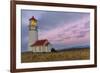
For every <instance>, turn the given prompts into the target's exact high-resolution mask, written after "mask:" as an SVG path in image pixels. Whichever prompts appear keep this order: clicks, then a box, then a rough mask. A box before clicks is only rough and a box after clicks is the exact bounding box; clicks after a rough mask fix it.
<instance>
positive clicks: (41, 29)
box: [21, 10, 90, 51]
mask: <svg viewBox="0 0 100 73" xmlns="http://www.w3.org/2000/svg"><path fill="white" fill-rule="evenodd" d="M32 16H34V17H35V18H36V19H37V20H38V22H37V25H38V38H39V39H48V40H49V42H50V43H51V44H52V46H53V47H54V48H55V49H63V48H70V47H78V46H82V47H86V46H89V45H90V14H89V13H82V12H81V13H80V12H56V11H39V10H21V20H22V22H21V23H22V25H21V48H22V51H25V50H27V47H28V38H29V37H28V31H29V30H28V25H29V19H30V18H31V17H32Z"/></svg>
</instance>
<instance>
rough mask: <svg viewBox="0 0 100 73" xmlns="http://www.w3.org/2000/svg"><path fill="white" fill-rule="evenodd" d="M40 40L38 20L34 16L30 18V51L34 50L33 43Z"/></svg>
mask: <svg viewBox="0 0 100 73" xmlns="http://www.w3.org/2000/svg"><path fill="white" fill-rule="evenodd" d="M37 40H38V31H37V20H36V19H35V17H34V16H32V17H31V18H30V19H29V43H28V51H32V47H31V45H32V44H33V43H35V42H36V41H37Z"/></svg>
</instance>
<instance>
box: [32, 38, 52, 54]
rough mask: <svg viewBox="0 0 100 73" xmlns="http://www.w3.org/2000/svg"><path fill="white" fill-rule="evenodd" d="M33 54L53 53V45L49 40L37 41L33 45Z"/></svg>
mask: <svg viewBox="0 0 100 73" xmlns="http://www.w3.org/2000/svg"><path fill="white" fill-rule="evenodd" d="M31 47H32V52H51V48H52V47H51V44H50V42H49V41H48V40H47V39H42V40H37V41H36V42H35V43H33V44H32V45H31Z"/></svg>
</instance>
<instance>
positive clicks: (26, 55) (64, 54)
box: [21, 48, 90, 63]
mask: <svg viewBox="0 0 100 73" xmlns="http://www.w3.org/2000/svg"><path fill="white" fill-rule="evenodd" d="M89 58H90V49H89V48H83V49H71V50H65V51H59V52H50V53H32V52H23V53H21V62H22V63H23V62H46V61H61V60H62V61H63V60H86V59H89Z"/></svg>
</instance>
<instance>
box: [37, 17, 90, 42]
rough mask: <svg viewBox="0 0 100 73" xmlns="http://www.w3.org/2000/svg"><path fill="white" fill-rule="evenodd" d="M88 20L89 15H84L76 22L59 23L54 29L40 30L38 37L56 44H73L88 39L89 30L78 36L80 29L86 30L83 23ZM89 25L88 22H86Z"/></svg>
mask: <svg viewBox="0 0 100 73" xmlns="http://www.w3.org/2000/svg"><path fill="white" fill-rule="evenodd" d="M87 22H89V17H84V18H82V19H80V20H78V21H76V22H71V23H69V24H67V22H66V23H65V24H62V26H61V24H59V26H57V27H55V29H52V30H47V31H41V32H40V33H41V34H40V35H39V36H40V37H39V39H45V38H46V39H48V40H49V41H50V42H51V43H54V44H55V43H56V44H75V43H81V42H83V43H84V42H86V41H89V39H90V37H89V31H88V32H86V33H85V34H83V37H80V38H78V37H77V36H78V35H81V33H80V31H82V32H83V31H86V30H87V29H88V28H87V29H85V28H84V26H85V24H86V23H87ZM88 25H89V24H88Z"/></svg>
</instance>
